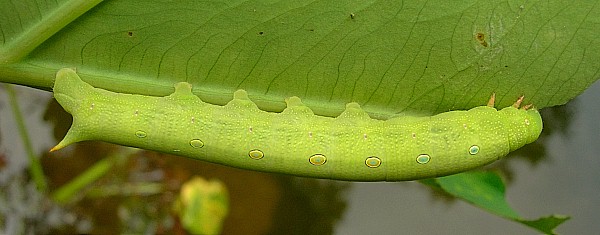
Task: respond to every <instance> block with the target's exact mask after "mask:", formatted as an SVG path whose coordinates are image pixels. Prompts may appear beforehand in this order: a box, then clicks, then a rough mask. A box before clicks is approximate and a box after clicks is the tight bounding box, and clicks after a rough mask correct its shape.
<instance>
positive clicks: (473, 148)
mask: <svg viewBox="0 0 600 235" xmlns="http://www.w3.org/2000/svg"><path fill="white" fill-rule="evenodd" d="M477 153H479V146H477V145H473V146H471V147H470V148H469V154H471V155H475V154H477Z"/></svg>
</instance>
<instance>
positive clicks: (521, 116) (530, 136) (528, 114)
mask: <svg viewBox="0 0 600 235" xmlns="http://www.w3.org/2000/svg"><path fill="white" fill-rule="evenodd" d="M526 107H527V106H526ZM500 112H501V113H503V114H504V115H505V116H506V120H507V123H506V124H507V125H508V128H509V129H510V131H508V138H509V139H508V141H509V144H510V151H514V150H516V149H518V148H520V147H523V145H526V144H529V143H532V142H533V141H535V140H536V139H537V138H538V137H539V136H540V133H541V132H542V127H543V125H542V117H541V116H540V113H539V112H538V111H537V110H536V109H527V108H521V109H519V108H515V107H507V108H504V109H502V110H500Z"/></svg>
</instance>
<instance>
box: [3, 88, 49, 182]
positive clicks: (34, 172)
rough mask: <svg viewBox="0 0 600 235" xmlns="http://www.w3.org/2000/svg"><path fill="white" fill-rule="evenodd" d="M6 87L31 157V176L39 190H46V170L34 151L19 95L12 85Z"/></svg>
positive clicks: (28, 154)
mask: <svg viewBox="0 0 600 235" xmlns="http://www.w3.org/2000/svg"><path fill="white" fill-rule="evenodd" d="M5 87H6V92H7V93H8V99H9V100H10V106H11V108H12V112H13V115H14V116H15V121H16V122H17V128H18V129H19V134H20V136H21V141H23V145H24V146H25V151H26V152H27V157H28V158H29V174H31V177H32V178H33V181H34V182H35V184H36V186H37V188H38V190H39V191H40V192H46V190H47V188H48V186H47V184H46V178H45V177H44V171H43V170H42V164H41V163H40V160H39V159H38V157H37V156H36V155H35V154H34V153H33V146H32V145H31V139H29V134H28V133H27V127H26V126H25V122H24V121H23V120H24V119H23V115H22V114H21V110H20V108H19V103H18V102H17V95H16V94H15V90H14V89H13V86H12V85H5Z"/></svg>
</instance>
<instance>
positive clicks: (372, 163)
mask: <svg viewBox="0 0 600 235" xmlns="http://www.w3.org/2000/svg"><path fill="white" fill-rule="evenodd" d="M365 165H367V166H368V167H370V168H377V167H379V166H381V159H379V158H378V157H375V156H371V157H368V158H367V159H366V160H365Z"/></svg>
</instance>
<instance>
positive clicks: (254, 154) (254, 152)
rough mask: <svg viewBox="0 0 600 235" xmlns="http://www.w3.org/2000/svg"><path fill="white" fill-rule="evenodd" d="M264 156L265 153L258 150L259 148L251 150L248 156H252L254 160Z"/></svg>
mask: <svg viewBox="0 0 600 235" xmlns="http://www.w3.org/2000/svg"><path fill="white" fill-rule="evenodd" d="M264 156H265V154H264V153H263V152H262V151H260V150H258V149H253V150H250V152H248V157H250V158H252V159H254V160H258V159H261V158H263V157H264Z"/></svg>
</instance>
